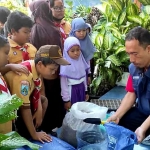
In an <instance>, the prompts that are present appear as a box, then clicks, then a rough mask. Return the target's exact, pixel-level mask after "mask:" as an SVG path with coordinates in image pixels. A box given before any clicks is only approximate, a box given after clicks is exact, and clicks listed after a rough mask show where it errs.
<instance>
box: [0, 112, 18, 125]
mask: <svg viewBox="0 0 150 150" xmlns="http://www.w3.org/2000/svg"><path fill="white" fill-rule="evenodd" d="M16 117H17V115H16V112H15V111H10V112H7V113H6V114H3V115H0V124H2V123H6V122H8V121H10V120H14V119H15V118H16Z"/></svg>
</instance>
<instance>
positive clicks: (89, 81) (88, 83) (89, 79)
mask: <svg viewBox="0 0 150 150" xmlns="http://www.w3.org/2000/svg"><path fill="white" fill-rule="evenodd" d="M90 84H91V77H88V81H87V85H90Z"/></svg>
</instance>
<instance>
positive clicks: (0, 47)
mask: <svg viewBox="0 0 150 150" xmlns="http://www.w3.org/2000/svg"><path fill="white" fill-rule="evenodd" d="M8 53H9V43H8V41H7V39H6V38H5V37H4V36H2V35H0V58H1V59H0V68H1V67H4V66H5V65H6V64H7V61H8ZM0 93H1V94H7V95H8V96H10V92H9V90H8V88H7V85H6V82H5V81H4V78H3V76H2V75H1V73H0ZM11 131H12V122H11V121H9V122H7V123H4V124H0V133H3V134H5V133H8V132H11Z"/></svg>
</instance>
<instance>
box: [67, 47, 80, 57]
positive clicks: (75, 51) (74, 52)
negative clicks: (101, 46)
mask: <svg viewBox="0 0 150 150" xmlns="http://www.w3.org/2000/svg"><path fill="white" fill-rule="evenodd" d="M80 54H81V51H80V47H79V46H78V45H75V46H73V47H71V48H70V49H69V51H68V55H69V56H70V58H72V59H78V58H79V56H80Z"/></svg>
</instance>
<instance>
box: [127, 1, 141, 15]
mask: <svg viewBox="0 0 150 150" xmlns="http://www.w3.org/2000/svg"><path fill="white" fill-rule="evenodd" d="M126 12H127V15H129V16H132V15H138V14H139V8H138V7H137V5H136V4H134V3H132V4H131V5H128V6H127V11H126Z"/></svg>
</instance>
